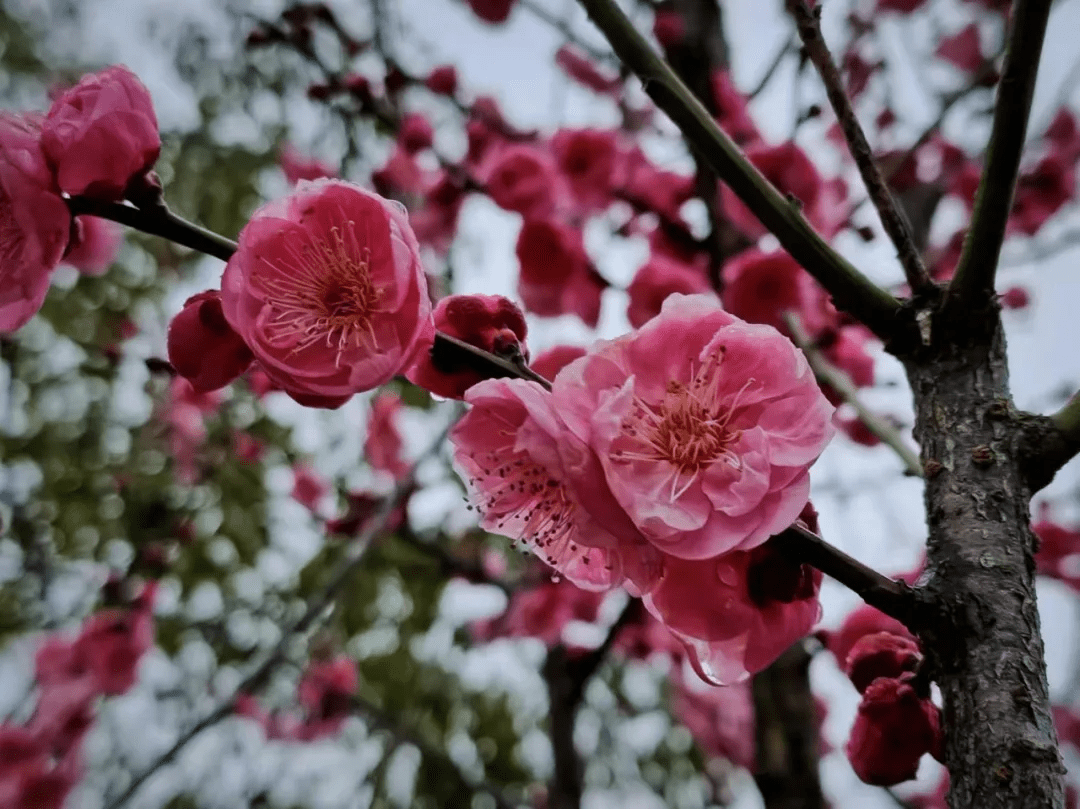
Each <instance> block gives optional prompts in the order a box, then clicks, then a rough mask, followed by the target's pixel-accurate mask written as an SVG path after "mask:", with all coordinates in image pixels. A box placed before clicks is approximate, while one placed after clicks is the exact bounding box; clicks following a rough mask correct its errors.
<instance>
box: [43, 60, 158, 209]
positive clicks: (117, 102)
mask: <svg viewBox="0 0 1080 809" xmlns="http://www.w3.org/2000/svg"><path fill="white" fill-rule="evenodd" d="M41 145H42V148H43V149H44V150H45V154H46V156H47V157H48V159H49V163H50V164H52V166H53V167H54V169H55V171H56V179H57V182H58V183H59V185H60V188H61V190H63V191H64V192H65V193H68V194H86V195H88V196H94V197H100V198H103V199H122V198H123V196H124V192H125V190H126V189H127V187H128V184H129V183H130V182H131V181H132V180H133V179H135V178H137V177H139V176H140V175H142V174H145V173H146V172H147V171H149V170H150V168H151V167H152V166H153V165H154V163H155V162H156V161H157V159H158V153H159V152H160V151H161V137H160V135H159V134H158V124H157V116H156V115H155V114H154V104H153V101H151V99H150V93H149V91H147V89H146V87H145V86H143V83H142V82H141V81H139V79H138V78H137V77H136V76H135V74H134V73H132V72H131V71H130V70H128V69H127V68H126V67H124V66H122V65H115V66H113V67H109V68H106V69H105V70H102V71H100V72H98V73H91V74H88V75H86V76H83V78H82V79H81V80H80V81H79V83H78V84H76V85H75V86H74V87H72V88H70V89H68V90H66V91H64V92H63V93H61V94H60V96H59V97H58V98H57V99H56V100H55V101H54V102H53V104H52V107H51V108H50V109H49V114H48V115H47V116H46V118H45V123H44V125H43V127H42V135H41Z"/></svg>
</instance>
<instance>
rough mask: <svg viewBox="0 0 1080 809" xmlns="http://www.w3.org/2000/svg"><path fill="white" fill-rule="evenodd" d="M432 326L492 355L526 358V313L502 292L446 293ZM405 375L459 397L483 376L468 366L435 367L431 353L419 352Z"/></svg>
mask: <svg viewBox="0 0 1080 809" xmlns="http://www.w3.org/2000/svg"><path fill="white" fill-rule="evenodd" d="M434 319H435V328H436V329H437V330H438V331H440V332H442V333H443V334H448V335H450V336H451V337H456V338H457V339H459V340H462V341H464V342H466V343H468V344H469V345H473V346H476V347H477V348H481V349H483V350H484V351H488V352H491V353H495V354H500V355H505V354H508V353H513V352H516V353H518V354H520V355H521V356H522V357H523V358H524V359H528V357H529V351H528V349H527V348H525V335H526V334H527V331H528V329H527V327H526V325H525V315H524V314H522V312H521V309H519V308H518V306H517V304H515V303H514V302H513V301H511V300H510V299H509V298H504V297H503V296H502V295H449V296H447V297H445V298H443V299H442V300H441V301H439V303H438V305H437V306H436V307H435V313H434ZM405 376H406V377H407V378H408V380H409V381H410V382H412V383H413V384H414V385H419V386H420V387H422V388H424V389H425V390H428V391H431V392H432V393H434V394H435V395H436V396H445V397H447V398H450V399H460V398H462V397H463V396H464V395H465V391H467V390H468V389H469V388H470V387H472V386H473V385H475V384H476V383H477V382H479V381H480V380H481V379H483V378H484V377H482V376H481V375H480V374H479V373H477V372H476V371H474V370H471V369H469V368H442V367H438V366H437V365H436V363H435V361H434V360H433V358H432V356H431V354H430V352H425V353H423V354H420V355H419V356H418V357H417V358H416V363H415V364H414V365H413V366H412V367H411V368H410V369H409V370H408V371H407V372H406V374H405Z"/></svg>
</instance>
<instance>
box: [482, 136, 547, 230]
mask: <svg viewBox="0 0 1080 809" xmlns="http://www.w3.org/2000/svg"><path fill="white" fill-rule="evenodd" d="M483 181H484V187H485V189H486V190H487V192H488V194H489V195H490V196H491V198H492V200H494V202H495V204H496V205H498V206H499V207H500V208H505V209H506V210H508V211H516V212H517V213H519V214H521V215H522V216H524V217H539V216H547V215H548V214H550V213H551V212H552V211H553V210H554V209H555V206H556V203H557V201H558V198H559V173H558V171H557V170H556V168H555V162H554V161H553V160H552V159H551V157H550V155H549V154H548V153H547V152H546V151H544V150H542V149H539V148H537V147H536V146H531V145H529V144H524V143H511V144H508V145H506V146H502V147H499V148H497V149H495V150H494V152H493V153H492V155H491V156H490V157H489V158H488V161H487V165H486V167H485V170H484V172H483Z"/></svg>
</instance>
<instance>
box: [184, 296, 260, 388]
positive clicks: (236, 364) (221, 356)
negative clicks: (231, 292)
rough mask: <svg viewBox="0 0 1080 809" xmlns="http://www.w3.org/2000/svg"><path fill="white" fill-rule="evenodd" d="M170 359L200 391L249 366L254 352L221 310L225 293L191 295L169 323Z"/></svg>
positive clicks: (224, 382)
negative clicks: (234, 329) (222, 297)
mask: <svg viewBox="0 0 1080 809" xmlns="http://www.w3.org/2000/svg"><path fill="white" fill-rule="evenodd" d="M166 345H167V347H168V351H169V362H171V363H172V364H173V367H174V368H176V372H177V373H178V374H180V376H182V377H184V379H186V380H188V382H190V383H191V386H192V387H193V388H194V389H195V390H196V391H198V392H199V393H206V392H208V391H212V390H217V389H218V388H223V387H225V386H226V385H228V384H229V383H230V382H232V381H233V380H234V379H236V378H237V377H238V376H240V374H242V373H244V371H246V370H247V368H248V366H249V365H251V361H252V359H253V355H252V353H251V349H249V348H248V347H247V344H246V343H245V342H244V341H243V339H242V338H241V337H240V335H239V334H237V333H236V332H235V331H233V330H232V327H231V326H230V325H229V323H228V321H226V320H225V315H224V314H223V313H222V311H221V293H220V292H218V291H217V290H216V289H208V290H206V291H205V292H200V293H198V294H197V295H193V296H192V297H190V298H188V300H187V302H186V303H185V304H184V308H183V309H181V310H180V313H179V314H177V315H176V317H174V318H173V319H172V321H171V322H170V323H169V334H168V339H167V343H166Z"/></svg>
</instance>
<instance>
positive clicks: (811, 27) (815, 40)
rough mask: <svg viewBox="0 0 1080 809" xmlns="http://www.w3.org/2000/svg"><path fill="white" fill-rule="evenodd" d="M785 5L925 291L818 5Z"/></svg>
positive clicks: (794, 1)
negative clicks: (823, 28) (824, 33)
mask: <svg viewBox="0 0 1080 809" xmlns="http://www.w3.org/2000/svg"><path fill="white" fill-rule="evenodd" d="M787 8H788V12H789V13H790V14H791V15H792V17H794V18H795V25H796V26H797V27H798V29H799V36H800V37H801V38H802V41H803V45H804V46H805V47H806V54H807V56H809V57H810V61H811V62H813V64H814V67H815V68H817V72H818V75H819V76H821V81H822V83H823V84H824V85H825V93H826V95H828V97H829V103H830V104H831V105H832V108H833V112H835V113H836V118H837V120H838V121H839V122H840V128H841V129H842V130H843V132H844V139H845V140H846V141H847V144H848V149H849V151H850V152H851V156H852V157H853V158H855V165H856V166H857V167H858V169H859V175H860V176H861V177H862V179H863V183H864V184H865V185H866V190H867V191H868V192H869V193H870V199H871V200H872V201H873V203H874V207H875V208H877V212H878V216H879V217H880V218H881V224H882V225H883V226H884V227H885V232H886V233H887V234H888V235H889V239H891V240H892V243H893V245H895V247H896V253H897V256H898V257H899V259H900V264H901V266H902V267H903V268H904V277H905V278H906V279H907V282H908V286H910V287H911V290H912V292H913V293H915V294H916V295H918V294H920V293H923V292H926V291H928V290H929V289H930V288H931V287H933V285H934V282H933V281H932V280H931V279H930V274H929V273H928V272H927V271H926V266H925V265H924V264H923V260H922V256H921V255H919V250H918V248H917V247H916V245H915V240H914V239H913V238H912V234H911V226H910V224H909V223H908V220H907V217H906V216H904V212H903V211H902V210H900V206H899V205H898V204H897V202H896V199H895V198H894V197H893V195H892V192H891V191H890V190H889V187H888V185H886V183H885V178H884V177H883V176H882V174H881V170H880V169H879V168H878V165H877V163H876V162H875V161H874V153H873V151H871V149H870V144H869V143H868V142H867V140H866V133H864V132H863V129H862V126H860V125H859V119H858V118H856V117H855V110H854V109H852V107H851V100H850V99H849V98H848V95H847V92H846V91H845V90H844V84H843V81H842V80H841V78H840V71H839V70H838V69H837V67H836V63H835V62H834V61H833V58H832V55H831V54H830V53H829V47H828V45H826V44H825V38H824V37H823V36H822V34H821V24H820V18H821V6H814V7H813V8H811V7H810V6H808V5H807V4H806V0H788V2H787Z"/></svg>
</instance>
